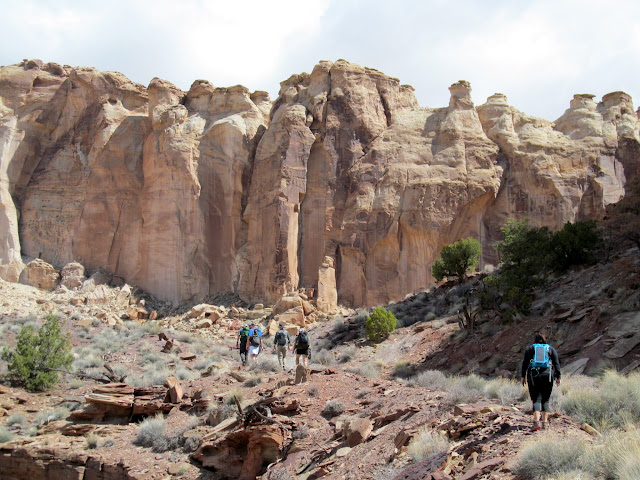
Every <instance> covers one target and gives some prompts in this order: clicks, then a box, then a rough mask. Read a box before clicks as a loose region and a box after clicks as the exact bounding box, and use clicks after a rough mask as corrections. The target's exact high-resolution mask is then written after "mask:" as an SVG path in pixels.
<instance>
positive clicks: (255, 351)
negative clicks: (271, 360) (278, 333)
mask: <svg viewBox="0 0 640 480" xmlns="http://www.w3.org/2000/svg"><path fill="white" fill-rule="evenodd" d="M259 353H260V347H254V346H253V345H252V346H250V347H249V355H258V354H259Z"/></svg>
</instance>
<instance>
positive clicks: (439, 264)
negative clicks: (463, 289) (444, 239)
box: [432, 237, 482, 283]
mask: <svg viewBox="0 0 640 480" xmlns="http://www.w3.org/2000/svg"><path fill="white" fill-rule="evenodd" d="M481 252H482V248H481V247H480V242H479V241H478V240H476V239H475V238H471V237H469V238H465V239H462V240H458V241H457V242H455V243H452V244H451V245H447V246H445V247H443V248H442V251H441V252H440V258H438V259H437V260H436V261H435V262H434V263H433V267H432V272H433V277H434V278H435V279H436V280H437V281H438V282H439V281H440V280H442V279H443V278H444V277H447V278H452V277H455V278H457V279H458V282H460V283H462V282H463V281H464V278H465V276H466V275H467V273H468V272H472V271H474V270H475V269H476V267H477V266H478V260H479V259H480V253H481Z"/></svg>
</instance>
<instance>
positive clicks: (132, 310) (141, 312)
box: [125, 305, 149, 320]
mask: <svg viewBox="0 0 640 480" xmlns="http://www.w3.org/2000/svg"><path fill="white" fill-rule="evenodd" d="M125 315H126V316H127V317H128V318H129V320H144V319H146V318H147V317H148V316H149V312H147V311H146V310H145V309H144V308H142V307H137V306H135V305H129V306H128V307H127V308H126V310H125Z"/></svg>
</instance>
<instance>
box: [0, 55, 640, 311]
mask: <svg viewBox="0 0 640 480" xmlns="http://www.w3.org/2000/svg"><path fill="white" fill-rule="evenodd" d="M450 91H451V101H450V104H449V106H448V107H446V108H437V109H433V108H423V107H420V106H419V105H418V104H417V102H416V100H415V97H414V95H413V89H412V88H411V87H409V86H406V85H400V83H399V81H398V80H396V79H394V78H390V77H388V76H386V75H384V74H382V73H380V72H378V71H376V70H373V69H369V68H364V67H360V66H358V65H354V64H350V63H348V62H346V61H344V60H339V61H337V62H335V63H331V62H320V63H319V64H318V65H317V66H316V67H315V68H314V69H313V71H312V73H311V74H300V75H293V76H292V77H291V78H289V79H288V80H286V81H284V82H282V84H281V90H280V95H279V97H278V99H277V100H276V101H275V102H274V103H272V102H271V101H270V100H269V98H268V96H267V95H266V94H265V93H263V92H254V93H250V92H249V91H248V90H247V89H245V88H244V87H241V86H237V87H231V88H215V87H214V86H213V85H211V84H210V83H208V82H206V81H201V80H199V81H196V82H195V83H194V84H193V85H192V87H191V89H190V91H189V92H183V91H181V90H179V89H178V88H176V87H174V86H173V85H171V84H170V83H168V82H166V81H163V80H160V79H154V80H153V81H152V82H151V83H150V85H149V86H148V87H147V88H145V87H143V86H141V85H138V84H134V83H132V82H130V81H129V80H128V79H127V78H126V77H124V76H123V75H121V74H117V73H111V72H99V71H97V70H94V69H90V68H71V67H68V66H64V67H63V66H59V65H56V64H43V63H42V62H39V61H30V62H23V63H22V64H20V65H14V66H9V67H1V68H0V195H1V197H0V276H2V278H5V279H8V280H12V281H17V280H18V278H19V274H20V271H21V269H22V260H21V255H26V256H30V257H41V258H43V259H44V260H46V261H48V262H49V263H52V264H53V265H54V266H56V267H57V268H61V267H62V266H64V264H66V263H68V262H70V261H79V262H81V263H82V264H83V265H85V266H86V267H87V268H88V269H89V270H92V269H95V268H98V267H101V268H104V269H106V270H109V271H111V272H113V273H115V274H117V275H119V276H121V277H124V278H125V279H126V280H127V281H128V282H130V283H135V284H137V285H139V286H140V287H142V288H144V289H146V290H148V291H150V292H151V293H153V294H154V295H156V296H158V297H161V298H164V299H167V300H191V299H198V298H203V297H205V296H206V295H211V294H216V293H220V292H234V293H238V294H240V295H241V296H242V297H243V298H245V299H246V300H248V301H267V302H274V301H275V300H277V299H278V298H280V297H281V296H282V295H283V294H286V293H288V292H292V291H295V290H297V289H299V288H309V289H313V291H315V292H316V295H317V297H318V298H317V300H318V305H323V306H324V307H323V308H325V309H327V310H330V309H332V308H334V306H335V305H336V298H337V302H339V303H343V304H347V305H351V306H362V305H375V304H381V303H385V302H388V301H390V300H394V299H398V298H401V297H403V296H404V295H406V294H407V293H411V292H415V291H416V290H419V289H422V288H425V287H427V286H429V285H430V284H431V283H433V280H432V277H431V264H432V263H433V261H434V260H435V259H436V258H437V257H438V255H439V251H440V249H441V248H442V246H444V245H446V244H448V243H451V242H453V241H455V240H457V239H459V238H463V237H467V236H474V237H476V238H478V239H479V240H480V241H481V242H482V244H483V247H484V248H483V251H484V254H483V263H485V264H486V263H494V264H495V262H496V258H495V254H494V253H493V250H492V248H491V244H492V243H493V242H494V241H495V240H497V239H498V235H499V227H500V226H501V225H502V224H503V223H504V222H505V220H506V219H507V218H523V217H528V218H529V219H531V222H532V223H533V224H534V225H548V226H550V227H552V228H560V227H562V225H563V224H564V223H565V222H567V221H575V220H580V219H587V218H598V217H600V216H602V215H603V212H604V207H605V206H606V205H607V204H610V203H613V202H616V201H617V200H618V199H619V198H620V197H621V196H622V195H623V194H624V186H625V184H626V182H627V181H628V180H629V179H630V178H631V177H633V176H635V175H637V174H638V171H639V168H640V160H639V157H640V139H639V136H638V131H639V129H640V124H639V122H638V117H637V114H636V113H635V112H634V110H633V105H632V101H631V98H630V97H629V96H628V95H626V94H624V93H622V92H614V93H611V94H608V95H606V96H605V97H604V98H603V99H602V101H601V102H600V103H596V102H594V101H593V96H591V95H576V96H575V97H574V99H573V100H572V101H571V105H570V108H569V109H568V110H567V111H566V112H565V114H564V115H563V116H562V117H560V118H559V119H558V120H557V121H556V122H555V123H551V122H548V121H545V120H541V119H537V118H533V117H529V116H527V115H525V114H523V113H521V112H519V111H518V110H516V109H514V108H513V107H511V106H509V105H508V103H507V99H506V97H505V96H504V95H501V94H496V95H493V96H491V97H490V98H489V99H488V100H487V102H486V103H485V104H484V105H481V106H479V107H475V106H474V104H473V102H472V100H471V95H470V92H471V87H470V85H469V84H468V83H467V82H465V81H460V82H457V83H455V84H454V85H452V86H451V88H450ZM336 294H337V297H336Z"/></svg>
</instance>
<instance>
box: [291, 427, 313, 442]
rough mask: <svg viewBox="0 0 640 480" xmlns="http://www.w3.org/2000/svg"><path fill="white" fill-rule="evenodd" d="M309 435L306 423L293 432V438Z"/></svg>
mask: <svg viewBox="0 0 640 480" xmlns="http://www.w3.org/2000/svg"><path fill="white" fill-rule="evenodd" d="M308 436H309V427H308V426H306V425H300V426H299V427H298V428H297V429H295V430H294V431H293V433H292V434H291V438H293V439H296V438H307V437H308Z"/></svg>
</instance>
